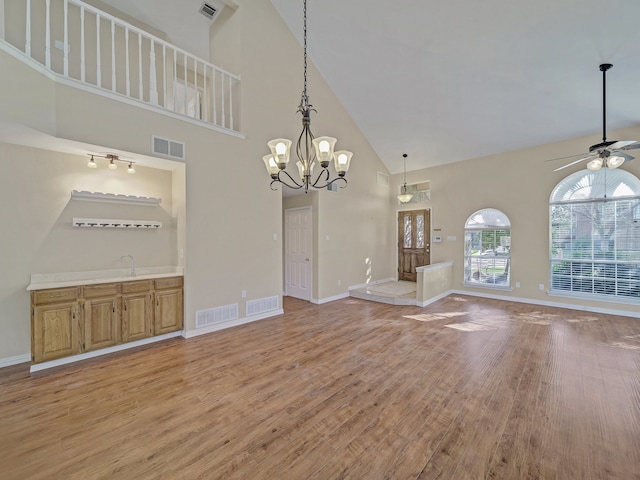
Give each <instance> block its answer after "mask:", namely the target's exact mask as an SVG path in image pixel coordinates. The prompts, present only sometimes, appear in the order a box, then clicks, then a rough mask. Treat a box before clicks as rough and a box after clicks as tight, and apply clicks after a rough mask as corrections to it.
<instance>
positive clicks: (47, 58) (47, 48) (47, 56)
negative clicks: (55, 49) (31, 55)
mask: <svg viewBox="0 0 640 480" xmlns="http://www.w3.org/2000/svg"><path fill="white" fill-rule="evenodd" d="M45 10H46V13H45V27H44V37H45V39H44V52H45V53H44V64H45V66H46V67H47V68H51V0H47V1H46V6H45Z"/></svg>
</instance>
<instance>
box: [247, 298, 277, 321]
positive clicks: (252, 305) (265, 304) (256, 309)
mask: <svg viewBox="0 0 640 480" xmlns="http://www.w3.org/2000/svg"><path fill="white" fill-rule="evenodd" d="M277 309H278V297H277V296H275V297H265V298H260V299H258V300H249V301H248V302H247V316H249V315H258V314H260V313H265V312H271V311H272V310H277Z"/></svg>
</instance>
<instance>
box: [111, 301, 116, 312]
mask: <svg viewBox="0 0 640 480" xmlns="http://www.w3.org/2000/svg"><path fill="white" fill-rule="evenodd" d="M111 306H112V307H113V313H116V301H115V300H114V301H113V302H111Z"/></svg>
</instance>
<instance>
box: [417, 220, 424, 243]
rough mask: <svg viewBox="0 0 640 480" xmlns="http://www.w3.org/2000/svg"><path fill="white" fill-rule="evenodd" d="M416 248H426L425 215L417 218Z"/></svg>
mask: <svg viewBox="0 0 640 480" xmlns="http://www.w3.org/2000/svg"><path fill="white" fill-rule="evenodd" d="M416 248H424V215H418V216H416Z"/></svg>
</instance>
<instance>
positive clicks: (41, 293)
mask: <svg viewBox="0 0 640 480" xmlns="http://www.w3.org/2000/svg"><path fill="white" fill-rule="evenodd" d="M79 296H80V289H79V288H77V287H72V288H51V289H48V290H36V291H34V292H33V303H34V304H35V305H46V304H50V303H62V302H75V301H76V300H77V299H78V297H79Z"/></svg>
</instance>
